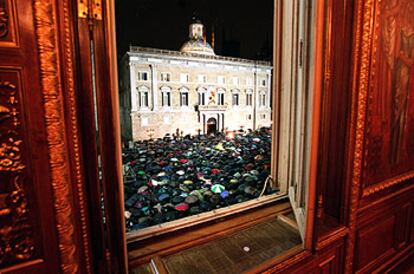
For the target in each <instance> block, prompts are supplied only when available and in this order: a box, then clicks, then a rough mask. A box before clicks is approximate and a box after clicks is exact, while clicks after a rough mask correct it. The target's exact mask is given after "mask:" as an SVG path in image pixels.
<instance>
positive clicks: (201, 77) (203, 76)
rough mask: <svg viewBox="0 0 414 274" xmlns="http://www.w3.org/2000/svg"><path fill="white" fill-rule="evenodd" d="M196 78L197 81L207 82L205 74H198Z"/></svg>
mask: <svg viewBox="0 0 414 274" xmlns="http://www.w3.org/2000/svg"><path fill="white" fill-rule="evenodd" d="M197 79H198V82H199V83H202V84H204V83H206V82H207V77H206V76H205V75H198V77H197Z"/></svg>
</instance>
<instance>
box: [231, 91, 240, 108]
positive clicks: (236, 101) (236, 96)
mask: <svg viewBox="0 0 414 274" xmlns="http://www.w3.org/2000/svg"><path fill="white" fill-rule="evenodd" d="M232 98H233V99H232V105H233V106H238V105H239V94H238V93H234V94H233V96H232Z"/></svg>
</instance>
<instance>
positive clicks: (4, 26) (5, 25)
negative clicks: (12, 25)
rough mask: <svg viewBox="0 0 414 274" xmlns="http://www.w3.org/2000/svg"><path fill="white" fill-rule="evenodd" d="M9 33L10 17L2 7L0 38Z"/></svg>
mask: <svg viewBox="0 0 414 274" xmlns="http://www.w3.org/2000/svg"><path fill="white" fill-rule="evenodd" d="M8 32H9V15H8V14H7V10H6V7H5V6H2V7H1V6H0V38H3V37H5V36H6V35H7V33H8Z"/></svg>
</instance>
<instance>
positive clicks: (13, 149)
mask: <svg viewBox="0 0 414 274" xmlns="http://www.w3.org/2000/svg"><path fill="white" fill-rule="evenodd" d="M19 125H20V117H19V100H18V98H17V87H16V85H15V84H13V83H11V82H9V81H2V80H1V79H0V182H1V184H2V185H1V187H0V190H3V192H0V267H1V266H5V265H10V264H12V263H16V262H20V261H24V260H27V259H29V258H31V257H32V256H33V254H34V242H33V238H32V234H31V231H32V228H31V225H30V223H29V219H28V208H27V199H26V197H25V194H24V190H23V184H24V175H25V172H26V166H25V165H24V163H23V160H22V152H21V146H22V144H23V142H22V140H21V139H20V131H21V128H20V127H19Z"/></svg>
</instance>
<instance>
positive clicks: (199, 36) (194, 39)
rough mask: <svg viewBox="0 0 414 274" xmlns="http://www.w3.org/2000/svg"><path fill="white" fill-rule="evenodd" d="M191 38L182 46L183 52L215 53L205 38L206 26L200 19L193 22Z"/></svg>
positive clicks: (189, 35) (189, 33)
mask: <svg viewBox="0 0 414 274" xmlns="http://www.w3.org/2000/svg"><path fill="white" fill-rule="evenodd" d="M188 38H189V40H188V41H187V42H185V43H184V45H183V46H182V47H181V52H183V53H196V54H204V55H215V54H214V50H213V48H212V47H211V46H210V44H209V43H207V42H206V41H205V38H204V26H203V24H201V22H200V21H196V22H194V23H192V24H191V25H190V27H189V32H188Z"/></svg>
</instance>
